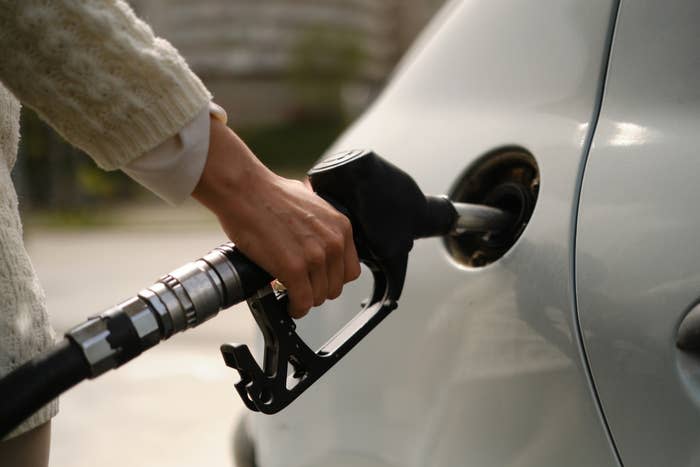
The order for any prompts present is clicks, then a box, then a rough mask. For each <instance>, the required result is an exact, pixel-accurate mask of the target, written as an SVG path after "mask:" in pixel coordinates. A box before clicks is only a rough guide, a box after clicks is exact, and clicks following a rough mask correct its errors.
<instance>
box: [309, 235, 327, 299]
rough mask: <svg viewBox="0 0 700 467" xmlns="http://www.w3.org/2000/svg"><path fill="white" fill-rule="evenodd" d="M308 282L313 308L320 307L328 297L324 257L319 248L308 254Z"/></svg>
mask: <svg viewBox="0 0 700 467" xmlns="http://www.w3.org/2000/svg"><path fill="white" fill-rule="evenodd" d="M308 263H309V280H310V281H311V289H312V291H313V297H314V306H319V305H321V304H322V303H323V302H324V301H326V298H327V297H328V273H327V269H326V255H325V253H324V252H323V251H322V250H320V247H314V248H313V249H312V250H311V252H310V253H309V257H308Z"/></svg>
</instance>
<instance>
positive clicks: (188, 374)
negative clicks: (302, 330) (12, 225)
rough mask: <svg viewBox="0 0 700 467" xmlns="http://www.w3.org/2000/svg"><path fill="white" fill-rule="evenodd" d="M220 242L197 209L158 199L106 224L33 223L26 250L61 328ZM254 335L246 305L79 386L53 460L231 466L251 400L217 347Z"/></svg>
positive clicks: (65, 466) (59, 429) (56, 431)
mask: <svg viewBox="0 0 700 467" xmlns="http://www.w3.org/2000/svg"><path fill="white" fill-rule="evenodd" d="M223 241H225V237H224V236H223V234H222V233H221V232H220V230H219V229H218V226H217V225H216V224H215V223H214V222H213V221H212V220H211V219H209V218H207V217H206V216H202V214H201V212H200V211H198V210H196V209H194V208H189V210H188V209H185V210H184V214H183V212H181V211H175V210H171V209H161V208H160V207H155V208H139V209H136V210H134V211H133V212H127V213H120V214H119V221H118V222H116V225H115V226H112V227H109V228H91V229H75V228H73V229H71V230H57V229H47V228H42V227H36V226H34V227H32V226H30V228H29V229H28V235H27V248H28V250H29V252H30V255H31V257H32V260H33V263H34V267H35V269H36V271H37V273H38V275H39V278H40V279H41V281H42V284H43V285H44V289H45V291H46V295H47V302H48V308H49V312H50V314H51V320H52V323H53V325H54V327H55V329H56V331H57V333H58V334H59V335H60V334H61V333H62V332H63V331H65V330H66V329H68V328H70V327H72V326H74V325H76V324H78V323H80V322H82V321H84V319H85V318H86V317H87V316H89V315H91V314H94V313H98V312H100V311H103V310H105V309H107V308H109V307H110V306H111V305H113V304H115V303H117V302H119V301H121V300H123V299H124V298H128V297H129V296H131V295H133V294H134V293H136V292H137V291H138V290H140V289H141V288H143V287H145V286H147V285H149V284H151V283H152V282H153V281H154V280H156V279H157V278H158V277H159V276H161V275H162V274H164V273H167V272H169V271H170V270H172V269H175V268H176V267H178V266H180V265H181V264H183V263H185V262H187V261H191V260H193V259H196V258H197V257H199V256H201V255H202V254H204V253H206V252H207V251H208V250H209V249H211V248H213V247H215V246H216V245H218V244H219V243H221V242H223ZM255 332H256V328H255V326H254V323H253V320H252V318H250V315H249V313H248V311H247V308H246V307H245V305H243V306H240V305H239V306H237V307H234V308H232V309H230V310H227V311H224V312H222V313H221V314H220V315H219V316H217V317H216V318H214V319H212V320H211V321H209V322H207V323H205V324H203V325H202V326H200V327H199V328H197V329H194V330H191V331H189V332H188V333H185V334H181V335H178V336H174V337H173V338H172V339H170V340H169V341H167V342H164V343H161V344H160V345H159V346H157V347H156V348H154V349H151V350H149V351H148V352H146V353H144V354H142V355H141V356H139V357H138V358H137V359H136V360H134V361H132V362H130V363H128V364H127V365H125V366H124V367H122V368H120V369H119V370H118V371H113V372H111V373H108V374H106V375H103V376H102V377H100V378H98V379H96V380H93V381H86V382H83V383H82V384H80V385H79V386H77V387H76V388H74V389H72V390H71V391H69V392H68V393H66V394H65V395H64V396H63V397H62V398H61V409H60V413H59V415H58V416H57V417H56V418H55V419H54V421H53V441H52V450H51V451H52V452H51V459H52V460H51V466H52V467H94V466H95V465H99V466H101V467H123V466H149V467H160V466H163V467H166V466H167V467H181V466H182V467H184V466H200V465H202V466H203V465H206V466H232V465H233V460H232V455H231V449H232V446H231V439H232V437H231V434H232V430H233V427H234V423H235V420H236V419H237V417H238V416H239V415H240V414H241V413H242V411H243V404H242V403H241V402H240V400H239V399H238V396H237V394H236V393H235V390H234V388H233V383H234V382H235V381H236V380H237V376H236V374H235V372H234V371H233V370H232V369H230V368H228V367H226V366H225V365H224V363H223V360H222V358H221V355H220V353H219V350H218V349H219V346H220V345H221V344H222V343H224V342H245V343H249V342H252V341H253V339H254V337H255Z"/></svg>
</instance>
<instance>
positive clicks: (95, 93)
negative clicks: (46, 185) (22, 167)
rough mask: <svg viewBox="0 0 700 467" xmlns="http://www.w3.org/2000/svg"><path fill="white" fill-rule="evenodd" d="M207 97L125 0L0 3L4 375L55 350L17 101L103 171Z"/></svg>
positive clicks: (42, 417)
mask: <svg viewBox="0 0 700 467" xmlns="http://www.w3.org/2000/svg"><path fill="white" fill-rule="evenodd" d="M3 85H4V86H3ZM210 97H211V96H210V94H209V92H208V91H207V89H206V88H205V87H204V85H203V84H202V83H201V81H200V80H199V79H198V78H197V77H196V76H195V75H194V74H193V73H192V72H191V71H190V70H189V68H188V67H187V65H186V64H185V62H184V60H183V59H182V57H181V56H180V55H179V54H178V53H177V51H176V50H175V49H174V48H173V47H172V46H171V45H170V44H169V43H168V42H166V41H165V40H163V39H160V38H157V37H155V36H154V35H153V32H152V31H151V29H150V28H149V27H148V26H147V25H146V24H145V23H143V22H142V21H140V20H139V19H138V18H137V17H136V16H135V15H134V13H133V11H132V10H131V8H130V7H129V6H128V5H127V4H126V3H125V2H123V1H120V0H91V1H79V0H51V1H46V0H21V1H19V0H0V376H1V375H3V374H6V373H7V372H9V371H10V370H11V369H13V368H15V367H16V366H18V365H20V364H22V363H23V362H24V361H26V360H28V359H30V358H32V357H33V356H35V355H36V354H37V353H39V352H41V351H42V350H44V349H46V348H47V347H48V346H50V345H51V344H52V343H53V342H54V335H53V332H52V330H51V327H50V325H49V322H48V318H47V314H46V310H45V300H44V295H43V292H42V290H41V287H40V286H39V283H38V280H37V278H36V274H35V273H34V270H33V268H32V265H31V262H30V260H29V257H28V255H27V252H26V250H25V248H24V245H23V242H22V229H21V223H20V219H19V214H18V209H17V207H18V206H17V196H16V194H15V190H14V187H13V185H12V181H11V178H10V173H11V170H12V167H13V165H14V162H15V158H16V154H17V145H18V141H19V112H20V104H19V101H21V102H22V103H23V104H24V105H27V106H29V107H31V108H32V109H34V110H35V111H36V112H37V113H38V114H39V115H40V116H41V117H42V118H43V119H44V120H45V121H46V122H48V123H49V124H50V125H51V126H52V127H53V128H54V129H55V130H57V131H58V132H59V133H60V134H61V135H62V136H63V137H64V138H65V139H66V140H67V141H69V142H70V143H72V144H73V145H75V146H77V147H79V148H81V149H83V150H84V151H85V152H87V153H88V154H89V155H90V156H91V157H92V158H93V159H94V160H95V161H96V162H97V164H98V165H99V166H101V167H103V168H105V169H117V168H120V167H123V166H124V165H126V164H128V163H129V162H130V161H132V160H133V159H135V158H137V157H139V156H140V155H141V154H144V153H145V152H147V151H149V150H151V149H152V148H154V147H156V146H158V145H159V144H160V143H161V142H163V141H164V140H166V139H167V138H168V137H170V136H172V135H174V134H176V133H177V132H178V131H179V130H180V129H181V128H182V127H184V126H185V124H186V123H187V122H189V121H190V120H192V119H193V118H194V117H195V116H196V115H197V113H198V112H199V111H200V110H201V109H202V108H203V107H204V106H206V104H207V102H208V101H209V99H210ZM57 407H58V406H57V403H56V402H53V403H51V404H49V405H48V406H47V407H44V408H43V409H41V410H40V411H39V412H37V413H36V414H35V415H34V416H32V417H31V418H30V419H29V420H27V421H26V422H25V423H24V424H23V425H22V426H21V427H19V428H18V429H17V430H15V432H14V433H13V434H12V435H17V434H19V433H22V432H24V431H27V430H29V429H31V428H34V427H36V426H38V425H40V424H42V423H44V422H46V421H48V420H49V419H50V418H51V417H52V416H53V415H54V414H55V413H56V412H57ZM12 435H11V436H12Z"/></svg>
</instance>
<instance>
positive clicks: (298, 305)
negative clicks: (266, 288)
mask: <svg viewBox="0 0 700 467" xmlns="http://www.w3.org/2000/svg"><path fill="white" fill-rule="evenodd" d="M280 280H281V281H282V283H283V284H285V286H286V287H287V297H289V310H288V311H289V316H291V317H292V318H301V317H303V316H304V315H306V314H307V313H308V312H309V310H310V309H311V307H312V306H313V303H314V295H313V290H312V288H311V281H310V280H309V276H308V274H307V273H306V272H303V273H298V272H295V273H294V274H293V277H288V278H286V279H280Z"/></svg>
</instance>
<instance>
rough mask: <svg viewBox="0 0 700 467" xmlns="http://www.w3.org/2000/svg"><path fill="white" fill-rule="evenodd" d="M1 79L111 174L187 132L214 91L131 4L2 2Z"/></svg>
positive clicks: (116, 0) (104, 0) (106, 0)
mask: <svg viewBox="0 0 700 467" xmlns="http://www.w3.org/2000/svg"><path fill="white" fill-rule="evenodd" d="M0 48H1V50H2V53H1V55H0V81H2V82H3V83H4V84H5V85H6V86H7V87H8V88H9V89H10V90H11V91H12V92H13V93H14V94H15V96H17V97H18V98H19V100H20V101H22V102H23V103H24V104H25V105H27V106H29V107H31V108H33V109H34V110H36V111H37V113H38V114H39V115H40V116H41V117H42V118H43V119H45V120H46V121H47V122H48V123H49V124H50V125H51V126H52V127H53V128H54V129H56V130H57V131H58V132H59V133H60V134H61V135H62V136H63V137H64V138H65V139H66V140H67V141H69V142H70V143H71V144H73V145H75V146H77V147H79V148H81V149H83V150H84V151H86V152H87V153H88V154H89V155H90V156H91V157H92V158H93V159H94V160H95V161H96V162H97V164H98V165H99V166H100V167H102V168H104V169H108V170H110V169H116V168H121V167H123V166H124V165H126V164H128V163H129V162H130V161H131V160H133V159H135V158H137V157H138V156H141V155H143V154H145V153H147V152H148V151H150V150H152V149H153V148H155V147H156V146H158V145H159V144H161V143H162V142H163V141H165V140H166V139H168V138H170V137H172V136H173V135H175V134H177V133H178V132H179V131H180V130H181V129H182V128H183V127H184V126H185V125H187V123H188V122H191V121H192V120H193V119H194V118H195V116H196V115H197V114H198V113H199V112H200V111H201V109H202V108H203V107H204V106H205V105H207V102H208V101H209V100H210V98H211V95H210V93H209V91H208V90H207V89H206V88H205V87H204V85H203V84H202V82H201V81H200V80H199V78H197V76H195V75H194V73H192V71H190V69H189V68H188V67H187V64H186V63H185V61H184V59H183V58H182V57H181V56H180V55H179V54H178V52H177V51H176V50H175V49H174V48H173V47H172V46H171V45H170V44H169V43H168V42H167V41H165V40H163V39H160V38H158V37H155V36H154V35H153V32H152V31H151V29H150V27H149V26H148V25H146V24H145V23H144V22H143V21H141V20H139V19H138V18H137V17H136V16H135V15H134V13H133V11H132V10H131V8H130V7H129V6H128V5H127V4H126V3H125V2H124V1H122V0H92V1H76V0H51V1H46V0H0Z"/></svg>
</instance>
